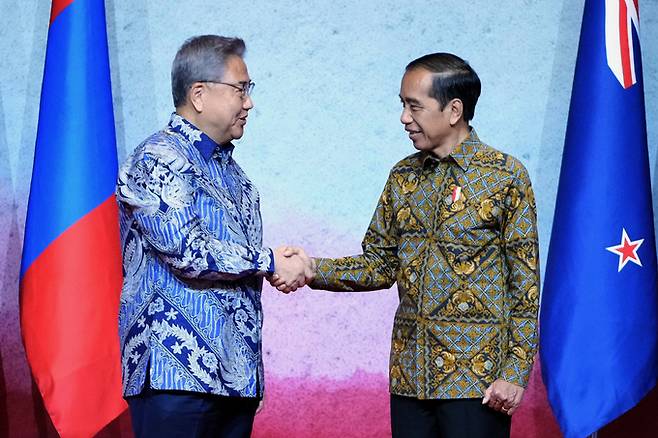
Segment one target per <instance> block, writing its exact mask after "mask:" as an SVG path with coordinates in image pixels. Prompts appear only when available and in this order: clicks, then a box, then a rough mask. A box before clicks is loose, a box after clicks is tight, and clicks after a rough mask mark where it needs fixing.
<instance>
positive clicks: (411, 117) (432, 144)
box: [400, 68, 452, 152]
mask: <svg viewBox="0 0 658 438" xmlns="http://www.w3.org/2000/svg"><path fill="white" fill-rule="evenodd" d="M431 89H432V73H431V72H429V71H427V70H425V69H422V68H416V69H412V70H409V71H407V72H406V73H405V74H404V76H403V77H402V84H401V85H400V100H401V101H402V115H400V121H401V122H402V124H404V130H405V131H407V132H408V133H409V138H410V139H411V141H412V142H413V144H414V147H415V148H416V149H418V150H419V151H428V152H432V151H436V150H437V149H438V148H439V147H440V146H441V145H442V144H443V143H444V142H445V141H446V140H448V136H449V135H450V132H451V129H450V128H451V124H450V119H451V115H452V111H451V109H450V105H446V107H445V108H444V109H443V110H441V105H440V103H439V101H438V100H436V99H434V98H433V97H430V90H431Z"/></svg>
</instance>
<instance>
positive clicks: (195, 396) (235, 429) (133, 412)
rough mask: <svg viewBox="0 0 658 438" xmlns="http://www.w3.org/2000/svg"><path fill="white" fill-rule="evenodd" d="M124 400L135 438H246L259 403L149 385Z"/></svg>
mask: <svg viewBox="0 0 658 438" xmlns="http://www.w3.org/2000/svg"><path fill="white" fill-rule="evenodd" d="M127 401H128V406H129V407H130V416H131V418H132V424H133V431H134V432H135V438H206V437H208V438H210V437H213V438H249V437H250V436H251V429H252V426H253V423H254V416H255V415H256V408H257V407H258V402H259V400H258V399H256V398H239V397H223V396H219V395H213V394H201V393H195V392H186V391H158V390H153V389H150V388H147V389H145V390H144V391H142V393H141V394H139V395H137V396H134V397H129V398H128V399H127Z"/></svg>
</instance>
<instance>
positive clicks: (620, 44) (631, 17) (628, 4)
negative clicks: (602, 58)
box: [605, 0, 640, 88]
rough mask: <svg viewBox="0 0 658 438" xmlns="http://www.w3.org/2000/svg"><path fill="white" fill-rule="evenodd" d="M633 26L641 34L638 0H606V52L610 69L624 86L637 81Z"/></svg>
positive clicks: (626, 86) (627, 86)
mask: <svg viewBox="0 0 658 438" xmlns="http://www.w3.org/2000/svg"><path fill="white" fill-rule="evenodd" d="M633 27H635V31H636V32H637V34H638V36H639V34H640V19H639V9H638V0H605V53H606V57H607V59H608V66H609V67H610V70H612V72H613V73H614V75H615V77H616V78H617V80H618V81H619V83H620V84H621V86H622V87H624V88H629V87H631V86H632V85H634V84H635V83H636V82H637V79H636V78H635V49H634V48H633Z"/></svg>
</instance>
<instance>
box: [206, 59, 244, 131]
mask: <svg viewBox="0 0 658 438" xmlns="http://www.w3.org/2000/svg"><path fill="white" fill-rule="evenodd" d="M249 80H250V79H249V72H248V71H247V65H246V64H245V63H244V61H243V60H242V58H240V57H239V56H230V57H228V58H227V60H226V65H225V68H224V75H223V76H222V79H221V82H224V83H225V84H218V83H213V82H205V83H204V85H205V86H206V87H207V90H206V91H207V93H205V96H204V105H203V111H202V113H201V114H200V117H201V118H202V119H203V121H204V122H205V123H206V124H208V125H209V126H211V127H212V130H213V132H214V133H216V134H215V135H214V140H215V141H216V142H218V143H220V144H224V143H227V142H229V141H231V140H236V139H238V138H240V137H242V135H243V134H244V126H245V125H246V123H247V113H248V112H249V110H250V109H251V108H253V107H254V104H253V102H252V100H251V97H249V96H247V95H245V96H244V97H243V96H242V91H240V90H239V89H238V88H234V87H231V86H230V85H226V84H231V85H235V86H236V87H240V88H242V86H244V85H245V84H248V83H249Z"/></svg>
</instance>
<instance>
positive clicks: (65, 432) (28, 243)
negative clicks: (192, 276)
mask: <svg viewBox="0 0 658 438" xmlns="http://www.w3.org/2000/svg"><path fill="white" fill-rule="evenodd" d="M116 175H117V153H116V140H115V132H114V115H113V110H112V92H111V86H110V66H109V58H108V48H107V35H106V26H105V9H104V2H103V0H73V1H72V0H54V1H53V4H52V11H51V18H50V28H49V30H48V43H47V49H46V60H45V69H44V77H43V85H42V91H41V103H40V108H39V122H38V130H37V140H36V147H35V152H34V166H33V170H32V181H31V185H30V198H29V203H28V212H27V219H26V224H25V239H24V244H23V258H22V264H21V273H20V304H21V305H20V307H21V309H20V311H21V330H22V335H23V341H24V345H25V351H26V354H27V358H28V362H29V364H30V368H31V370H32V375H33V377H34V380H35V382H36V384H37V386H38V388H39V391H40V392H41V395H42V397H43V400H44V404H45V407H46V410H47V411H48V413H49V415H50V417H51V419H52V421H53V424H54V426H55V428H56V429H57V431H58V432H59V434H60V435H61V436H62V437H65V438H67V437H90V436H93V435H94V434H95V433H96V432H98V431H99V430H101V429H102V428H103V427H104V426H105V425H106V424H108V423H109V422H110V421H112V419H114V418H116V417H117V416H118V415H119V414H120V413H121V412H122V411H123V410H124V409H125V402H124V401H123V400H122V397H121V367H120V354H119V340H118V325H117V315H118V307H119V296H120V291H121V282H122V275H121V255H120V247H119V225H118V211H117V205H116V201H115V198H114V187H115V182H116Z"/></svg>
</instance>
